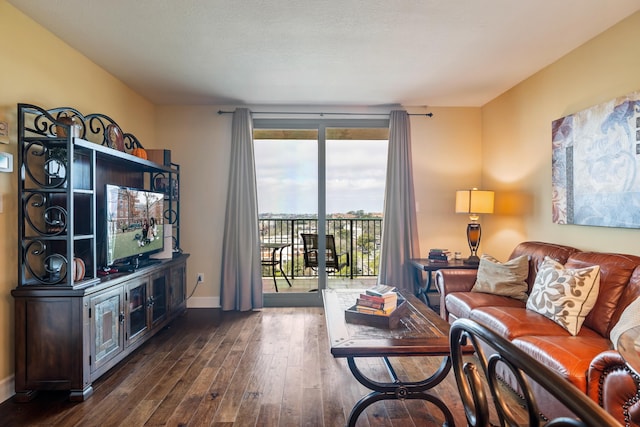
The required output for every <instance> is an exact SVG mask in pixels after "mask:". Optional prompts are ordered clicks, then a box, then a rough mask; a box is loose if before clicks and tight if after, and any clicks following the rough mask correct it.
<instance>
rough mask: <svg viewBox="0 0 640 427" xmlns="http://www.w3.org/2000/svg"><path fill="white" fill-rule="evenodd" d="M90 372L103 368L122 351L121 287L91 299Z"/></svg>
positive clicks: (122, 311) (122, 316)
mask: <svg viewBox="0 0 640 427" xmlns="http://www.w3.org/2000/svg"><path fill="white" fill-rule="evenodd" d="M90 301H91V303H90V310H91V311H90V321H91V345H90V351H91V360H92V363H91V370H92V371H95V370H96V369H98V368H100V367H101V366H103V365H104V364H105V363H107V362H109V360H111V359H112V358H114V357H115V356H117V355H118V354H120V352H122V351H123V350H124V333H123V323H124V304H123V293H122V287H117V288H116V289H113V290H111V291H108V292H105V293H103V294H100V295H97V296H95V297H93V298H91V300H90Z"/></svg>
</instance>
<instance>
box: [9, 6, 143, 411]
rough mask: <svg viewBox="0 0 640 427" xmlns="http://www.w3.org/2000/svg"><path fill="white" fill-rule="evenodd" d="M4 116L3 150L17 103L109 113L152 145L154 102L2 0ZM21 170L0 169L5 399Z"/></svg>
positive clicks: (13, 148)
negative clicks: (19, 175)
mask: <svg viewBox="0 0 640 427" xmlns="http://www.w3.org/2000/svg"><path fill="white" fill-rule="evenodd" d="M0 40H3V43H2V60H1V61H0V120H1V119H4V120H8V121H9V125H10V127H11V142H10V144H9V145H4V144H0V151H5V152H10V153H12V154H13V155H14V157H15V158H14V169H15V165H16V163H17V154H16V131H15V126H16V104H17V103H19V102H25V103H33V104H36V105H39V106H42V107H45V108H54V107H60V106H73V107H75V108H77V109H78V110H80V111H81V112H82V113H85V114H87V113H97V112H100V113H104V114H106V115H108V116H110V117H111V118H113V119H114V120H115V121H116V122H118V123H119V124H120V126H121V127H122V128H123V129H124V130H125V131H126V132H130V133H133V134H135V135H136V136H137V137H138V138H139V139H140V141H141V142H142V143H143V144H146V143H147V141H149V146H152V145H153V141H154V136H155V126H154V114H155V110H154V106H153V105H152V104H151V103H149V102H148V101H146V100H145V99H144V98H142V97H140V96H139V95H137V94H136V93H134V92H133V91H131V90H130V89H129V88H127V87H126V86H124V85H123V84H122V83H121V82H119V81H118V80H117V79H115V78H114V77H113V76H111V75H110V74H108V73H106V72H105V71H104V70H102V69H101V68H100V67H98V66H97V65H95V64H94V63H92V62H91V61H89V60H88V59H87V58H85V57H84V56H82V55H81V54H79V53H78V52H77V51H75V50H73V49H71V48H69V47H68V46H67V45H66V44H64V43H63V42H62V41H60V40H59V39H57V38H56V37H54V36H53V35H52V34H50V33H49V32H47V31H46V30H44V29H43V28H42V27H40V26H39V25H37V24H36V23H35V22H33V21H32V20H31V19H29V18H27V17H26V16H24V15H23V14H22V13H21V12H19V11H17V10H16V9H15V8H14V7H13V6H11V5H9V4H8V3H7V2H6V1H4V0H0ZM17 185H18V183H17V173H16V171H14V172H13V173H0V195H1V196H2V206H3V209H2V212H1V213H0V236H2V237H1V238H0V349H2V350H1V351H0V401H2V400H4V398H6V397H8V396H10V395H12V394H13V382H12V375H13V373H14V359H13V353H14V346H13V342H14V340H13V315H14V311H13V299H12V297H11V289H13V288H14V287H15V286H16V285H17V272H16V268H17V263H18V261H17V259H18V258H17V252H16V251H17V248H18V243H17V239H18V233H17V229H18V228H17V227H18V224H17V219H16V218H17V210H18V209H17V195H16V194H17Z"/></svg>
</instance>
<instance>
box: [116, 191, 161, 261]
mask: <svg viewBox="0 0 640 427" xmlns="http://www.w3.org/2000/svg"><path fill="white" fill-rule="evenodd" d="M105 200H106V204H107V207H106V223H107V233H106V247H107V265H108V266H112V265H114V264H116V263H127V262H129V261H132V260H135V261H136V264H137V260H136V258H140V257H147V256H148V255H150V254H152V253H155V252H160V251H162V250H163V246H164V236H163V231H164V227H163V225H162V224H163V218H164V194H162V193H156V192H153V191H147V190H141V189H137V188H129V187H120V186H117V185H109V184H108V185H107V186H106V189H105Z"/></svg>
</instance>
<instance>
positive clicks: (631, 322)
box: [609, 298, 640, 350]
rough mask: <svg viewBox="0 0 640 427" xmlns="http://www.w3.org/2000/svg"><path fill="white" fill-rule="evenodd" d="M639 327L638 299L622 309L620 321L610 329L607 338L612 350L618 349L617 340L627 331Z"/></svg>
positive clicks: (639, 302) (639, 300)
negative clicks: (611, 344) (609, 340)
mask: <svg viewBox="0 0 640 427" xmlns="http://www.w3.org/2000/svg"><path fill="white" fill-rule="evenodd" d="M635 326H640V298H636V299H635V300H633V301H632V302H631V304H629V305H628V306H627V308H625V309H624V311H623V312H622V314H621V315H620V320H618V323H616V325H615V326H614V327H613V328H612V329H611V332H610V333H609V338H610V339H611V342H612V343H613V348H615V349H616V350H617V349H618V338H620V335H622V333H623V332H624V331H626V330H628V329H631V328H633V327H635Z"/></svg>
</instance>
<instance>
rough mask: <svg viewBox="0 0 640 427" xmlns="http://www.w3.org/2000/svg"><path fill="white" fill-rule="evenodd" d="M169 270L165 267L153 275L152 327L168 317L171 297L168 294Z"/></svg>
mask: <svg viewBox="0 0 640 427" xmlns="http://www.w3.org/2000/svg"><path fill="white" fill-rule="evenodd" d="M168 276H169V270H168V269H163V270H161V271H159V272H157V273H154V274H152V275H151V278H150V284H151V289H150V290H149V292H150V296H149V308H150V310H151V327H154V326H155V325H157V324H158V323H161V322H163V321H164V320H166V319H167V310H168V308H169V298H167V297H168V295H167V285H168Z"/></svg>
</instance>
